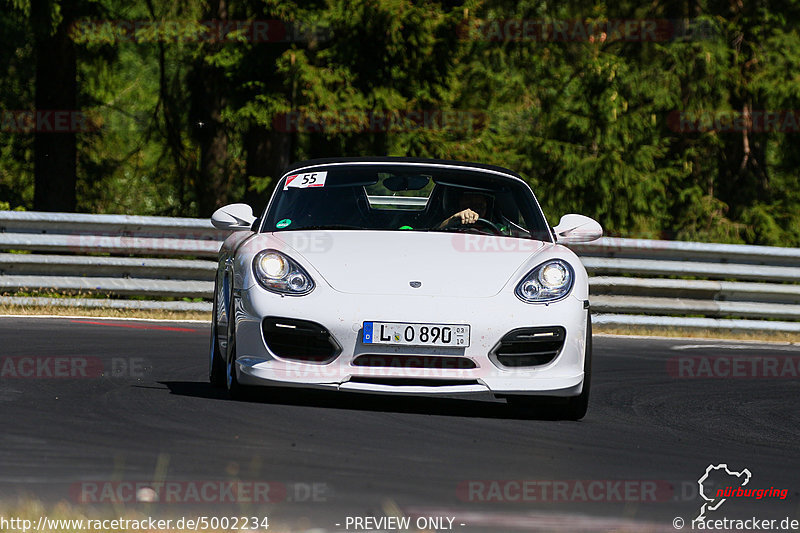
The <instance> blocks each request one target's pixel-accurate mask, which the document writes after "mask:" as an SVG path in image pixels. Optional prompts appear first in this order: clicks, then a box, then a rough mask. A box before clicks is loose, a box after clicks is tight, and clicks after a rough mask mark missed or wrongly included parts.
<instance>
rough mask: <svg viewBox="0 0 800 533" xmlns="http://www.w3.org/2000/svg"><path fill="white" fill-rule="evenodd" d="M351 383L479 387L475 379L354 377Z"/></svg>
mask: <svg viewBox="0 0 800 533" xmlns="http://www.w3.org/2000/svg"><path fill="white" fill-rule="evenodd" d="M349 382H350V383H368V384H370V385H390V386H393V387H432V388H433V387H457V386H465V385H479V383H478V381H477V380H474V379H424V378H423V379H420V378H375V377H360V376H358V377H356V376H354V377H352V378H350V381H349Z"/></svg>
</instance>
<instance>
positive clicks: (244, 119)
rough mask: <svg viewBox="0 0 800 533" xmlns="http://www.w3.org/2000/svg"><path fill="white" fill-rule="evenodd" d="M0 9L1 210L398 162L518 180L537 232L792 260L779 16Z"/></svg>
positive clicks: (535, 6) (116, 1) (639, 11)
mask: <svg viewBox="0 0 800 533" xmlns="http://www.w3.org/2000/svg"><path fill="white" fill-rule="evenodd" d="M0 8H1V9H0V11H1V14H0V118H1V119H2V127H0V209H9V208H10V209H15V208H22V209H26V210H31V209H36V210H48V211H78V212H91V213H127V214H143V215H172V216H203V217H205V216H208V215H209V214H210V213H211V212H212V211H213V210H214V209H215V208H216V207H219V206H221V205H223V204H225V203H230V202H235V201H245V202H249V203H251V205H253V206H255V207H257V208H260V207H262V206H263V205H264V203H265V201H266V198H267V195H268V194H269V192H270V191H271V187H272V186H273V184H274V180H275V179H276V178H277V177H279V174H280V171H281V169H282V168H283V167H285V166H286V165H288V164H289V163H291V162H293V161H297V160H302V159H308V158H314V157H327V156H354V155H403V156H417V157H434V158H446V159H457V160H470V161H480V162H486V163H493V164H497V165H501V166H505V167H508V168H511V169H513V170H516V171H517V172H519V173H520V174H521V175H523V176H524V177H525V179H527V180H528V182H529V183H530V184H531V186H532V187H533V189H534V191H535V192H536V194H537V196H538V198H539V200H540V202H541V204H542V207H543V208H544V209H545V212H546V214H547V216H548V218H549V219H550V220H551V222H553V223H555V222H556V221H557V220H558V217H559V216H560V215H562V214H564V213H568V212H577V213H582V214H586V215H588V216H591V217H594V218H595V219H597V220H598V221H599V222H600V223H601V224H602V225H603V226H604V228H605V229H606V231H607V233H608V234H611V235H619V236H626V237H645V238H667V239H682V240H701V241H716V242H743V243H756V244H770V245H780V246H800V113H799V112H798V111H797V110H800V34H799V33H798V28H800V4H799V3H798V2H789V1H785V2H780V1H774V2H772V1H766V0H763V1H754V2H749V1H744V0H724V1H711V0H697V1H690V0H681V1H671V0H652V1H648V2H628V1H624V0H623V1H618V2H616V1H615V2H603V1H597V2H594V3H593V4H589V3H586V2H547V1H522V2H516V1H508V2H505V1H466V2H444V1H443V2H411V1H406V0H352V1H342V0H328V1H320V2H285V1H280V2H277V1H271V0H215V1H210V2H186V1H183V0H177V1H172V0H169V1H166V0H97V1H90V0H0ZM50 112H53V113H50ZM55 112H60V114H59V115H56V114H54V113H55ZM48 113H50V114H48ZM31 117H33V118H31ZM64 117H66V118H64ZM51 130H55V131H51Z"/></svg>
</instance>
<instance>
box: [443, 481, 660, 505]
mask: <svg viewBox="0 0 800 533" xmlns="http://www.w3.org/2000/svg"><path fill="white" fill-rule="evenodd" d="M456 493H457V495H458V499H459V500H461V501H465V502H492V503H504V502H547V503H567V502H663V501H669V500H672V499H673V493H674V491H673V487H672V484H671V483H669V482H667V481H663V480H653V479H569V480H548V479H506V480H488V481H486V480H472V481H462V482H461V483H459V484H458V488H457V490H456Z"/></svg>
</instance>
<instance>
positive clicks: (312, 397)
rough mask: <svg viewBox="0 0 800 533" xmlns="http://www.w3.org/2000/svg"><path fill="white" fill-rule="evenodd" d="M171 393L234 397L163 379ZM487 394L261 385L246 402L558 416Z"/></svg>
mask: <svg viewBox="0 0 800 533" xmlns="http://www.w3.org/2000/svg"><path fill="white" fill-rule="evenodd" d="M159 383H160V384H162V385H165V386H166V387H167V388H168V389H169V391H170V393H171V394H175V395H178V396H189V397H194V398H206V399H209V400H227V401H237V400H232V399H231V398H230V397H229V396H228V394H227V392H226V391H224V390H220V389H217V388H215V387H212V386H211V384H210V383H208V382H204V381H199V382H195V381H160V382H159ZM486 396H487V398H486V399H482V400H477V399H462V398H453V397H432V396H403V395H382V394H359V393H353V392H344V391H327V390H319V389H303V388H290V387H258V388H255V390H253V391H249V392H248V397H247V399H246V400H243V401H244V402H252V403H266V404H276V405H293V406H302V407H324V408H332V409H348V410H355V411H375V412H386V413H407V414H424V415H441V416H458V417H465V418H495V419H510V420H551V421H552V420H557V418H555V417H553V416H552V415H551V414H550V413H548V412H545V411H539V410H537V411H532V410H525V409H520V408H515V407H512V406H510V405H508V404H507V403H506V402H505V401H504V400H497V399H494V398H492V397H491V395H490V394H488V393H487V395H486Z"/></svg>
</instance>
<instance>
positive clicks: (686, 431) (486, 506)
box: [0, 317, 800, 532]
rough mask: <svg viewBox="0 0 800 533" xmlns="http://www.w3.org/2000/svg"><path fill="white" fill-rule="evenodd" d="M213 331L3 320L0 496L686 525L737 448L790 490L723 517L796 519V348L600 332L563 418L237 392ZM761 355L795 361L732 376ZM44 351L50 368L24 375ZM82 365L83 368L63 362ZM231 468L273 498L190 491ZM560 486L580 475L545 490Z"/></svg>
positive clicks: (284, 522)
mask: <svg viewBox="0 0 800 533" xmlns="http://www.w3.org/2000/svg"><path fill="white" fill-rule="evenodd" d="M208 332H209V328H208V327H207V325H204V324H195V323H153V322H133V321H127V322H125V321H122V322H121V321H110V320H109V321H106V320H102V319H93V318H87V319H69V318H58V319H56V318H16V317H3V318H0V502H2V503H4V504H6V505H8V504H13V502H16V501H17V498H18V497H19V496H23V497H25V498H28V497H33V498H37V499H41V500H43V501H44V502H45V503H46V504H51V503H55V502H58V501H62V500H63V501H66V502H68V503H70V504H71V505H73V506H74V507H78V508H82V506H83V505H85V504H87V501H88V505H89V506H90V507H91V508H92V509H94V510H99V511H103V510H106V511H108V512H109V513H118V512H119V511H120V509H123V508H124V509H133V510H135V511H136V512H141V513H142V514H144V515H152V516H159V517H167V516H184V515H185V516H190V515H198V514H205V515H208V516H210V515H216V516H224V515H229V516H233V515H239V514H247V515H259V516H261V515H268V516H269V520H270V524H271V526H272V527H270V530H271V531H272V530H275V531H290V530H291V531H305V530H311V529H314V530H315V531H320V532H321V531H345V530H349V531H355V530H356V529H354V527H352V525H351V527H350V528H346V527H345V526H346V517H347V516H362V517H363V516H371V517H374V518H378V517H383V516H387V515H393V516H409V517H418V516H423V517H438V516H448V517H454V518H455V521H454V523H453V526H452V530H453V531H524V530H531V531H536V530H545V531H577V530H599V531H605V530H615V531H675V529H673V525H672V521H673V519H674V518H675V517H682V518H683V519H685V520H686V521H687V525H686V526H685V529H684V530H686V531H689V530H691V526H690V525H689V524H688V521H689V520H691V519H692V518H693V517H695V516H696V515H697V514H698V512H699V509H700V505H701V503H702V502H703V500H702V498H701V497H700V496H699V495H698V494H697V480H698V478H699V477H700V476H702V475H703V473H704V472H705V470H706V468H707V467H708V466H709V465H710V464H714V465H716V464H720V463H725V464H727V465H728V467H729V469H730V470H732V471H741V470H742V469H744V468H747V469H748V470H749V472H750V473H751V480H750V482H749V486H750V487H753V488H767V489H769V488H770V487H774V488H776V489H787V496H786V497H785V499H780V498H777V497H771V498H770V497H763V498H762V499H754V498H750V499H743V498H729V499H728V500H727V501H726V502H725V503H724V504H723V505H722V506H721V507H720V508H719V509H718V510H717V511H714V512H709V516H710V517H713V518H722V517H726V518H729V519H745V518H752V517H756V518H759V519H774V520H777V522H776V523H778V524H779V523H780V521H781V520H782V519H783V518H786V517H789V518H791V519H800V457H798V451H799V450H800V413H799V412H798V406H800V401H799V400H800V377H798V376H797V375H793V374H792V371H791V370H790V367H791V365H793V368H794V369H795V371H800V369H798V362H799V361H800V347H798V346H787V345H767V344H743V343H740V342H721V341H696V340H685V339H682V340H681V339H673V340H666V339H646V338H619V337H602V336H596V337H595V339H594V349H595V357H594V377H593V381H594V382H593V389H592V400H591V404H590V409H589V413H588V415H587V417H586V418H585V419H584V420H582V421H580V422H566V421H551V420H543V419H535V418H533V419H531V418H529V417H526V416H523V415H520V414H519V413H517V412H514V411H511V410H510V409H509V408H508V407H507V406H506V405H505V403H503V402H498V401H495V400H493V399H492V398H477V399H463V398H453V397H448V398H419V397H415V398H409V397H397V396H388V397H387V396H367V395H359V394H345V393H335V392H331V393H328V392H325V393H322V392H310V391H304V390H286V391H285V392H283V393H282V394H280V395H278V396H274V395H270V396H265V397H261V398H257V399H256V401H251V402H238V401H232V400H229V399H228V398H227V397H226V395H225V394H224V393H221V392H218V391H216V390H214V389H212V388H211V387H210V386H209V385H208V384H207V380H206V372H207V371H206V365H207V360H206V356H207V348H208ZM716 357H723V358H726V360H727V363H726V364H725V365H722V366H720V365H717V366H716V367H713V366H712V367H711V368H712V373H715V374H716V377H709V376H708V375H705V376H702V377H694V378H692V377H687V376H685V375H681V374H676V369H677V368H688V367H679V366H678V365H679V363H680V361H683V363H684V364H687V365H695V364H696V363H697V361H699V360H701V359H704V358H710V359H705V360H706V362H708V361H712V362H714V361H716V359H714V358H716ZM62 358H67V359H62ZM679 358H683V359H679ZM687 358H689V359H687ZM734 359H736V360H740V361H741V360H744V362H742V363H734V362H733V360H734ZM765 360H769V361H772V364H773V365H774V364H778V365H779V374H780V376H781V377H775V376H774V375H768V376H762V377H758V376H742V377H731V376H730V375H727V376H726V375H725V374H726V368H728V369H729V370H730V371H731V372H733V371H734V370H733V369H736V372H738V373H742V372H744V373H745V374H748V373H752V372H753V370H752V368H754V367H752V366H747V365H748V364H750V363H752V361H756V362H757V363H759V364H760V362H763V361H765ZM59 361H61V362H59ZM64 361H66V362H64ZM686 361H690V363H687V362H686ZM723 362H724V361H723ZM36 364H38V365H39V368H38V370H37V371H36V372H38V373H40V374H44V375H40V376H38V377H36V376H33V377H31V376H27V375H22V374H26V373H27V374H29V373H30V372H31V368H32V366H30V365H36ZM76 364H77V365H78V366H77V367H76V368H77V370H78V372H77V373H75V375H72V376H67V377H55V376H51V375H48V374H58V373H64V372H66V373H67V374H69V370H68V369H69V368H71V367H74V366H75V365H76ZM26 365H28V366H26ZM48 365H50V366H49V367H48ZM726 365H727V366H726ZM735 365H739V366H735ZM787 365H789V366H787ZM693 368H694V369H695V370H697V369H699V368H700V366H694V367H693ZM708 368H709V367H706V370H708ZM772 368H775V367H774V366H773V367H772ZM81 369H84V370H86V369H88V372H83V373H86V376H85V377H84V376H83V375H79V374H82V372H80V370H81ZM729 373H730V372H729ZM231 480H241V481H242V482H244V483H257V482H261V483H263V482H266V483H268V484H269V487H270V489H271V492H270V494H271V497H270V498H262V499H260V500H259V498H256V499H257V500H259V501H257V502H256V503H250V502H248V501H247V499H248V498H247V497H246V494H245V496H242V497H237V498H238V501H234V502H230V501H227V500H225V497H224V496H221V497H220V498H221V499H222V500H225V501H221V502H220V501H219V499H217V498H216V497H215V496H214V495H213V494H209V493H207V494H205V495H203V494H200V495H199V499H198V495H197V494H196V493H195V492H193V491H192V490H191V489H192V488H193V487H194V488H197V487H200V486H202V484H203V483H206V482H208V483H216V484H217V486H221V485H220V484H224V483H230V482H231ZM158 481H163V482H173V483H176V484H177V485H174V487H178V488H177V489H176V490H177V492H175V493H174V495H175V497H174V498H173V499H174V500H177V501H159V502H156V503H142V502H136V501H135V496H134V497H131V494H129V493H126V494H123V495H122V497H123V499H124V500H125V501H123V502H122V503H120V502H114V501H113V498H111V497H109V496H108V494H106V495H105V496H103V492H102V491H103V490H107V489H109V487H111V489H110V490H112V491H113V490H117V491H118V493H117V496H120V487H122V486H123V485H121V483H124V482H129V483H135V482H137V483H143V484H150V485H152V486H157V485H156V482H158ZM523 482H527V483H523ZM618 482H623V483H627V484H625V485H622V487H623V488H622V489H620V484H619V483H618ZM646 482H650V483H654V485H647V484H645V483H646ZM470 483H472V484H471V485H470ZM558 483H560V484H561V485H560V486H561V487H562V489H564V487H567V489H564V490H563V491H562V492H561V494H560V496H559V497H555V496H554V494H553V493H552V491H551V492H550V494H549V496H548V492H547V491H548V488H553V487H555V486H556V484H558ZM592 483H594V485H592ZM615 483H616V485H615ZM721 483H722V484H723V485H724V484H725V483H726V481H725V480H723V481H721ZM212 486H213V485H212ZM521 486H525V487H527V489H526V490H528V492H526V493H524V494H522V492H521V489H518V487H521ZM601 486H602V487H604V488H598V487H601ZM653 486H656V487H657V491H656V492H655V495H654V493H653V492H647V490H648V489H646V487H653ZM87 487H88V488H89V489H90V490H89V494H90V496H89V497H87V492H86V491H87ZM98 487H99V488H98ZM624 487H628V488H630V489H631V491H630V492H629V493H626V492H625V490H626V489H625V488H624ZM642 488H645V491H644V492H645V494H644V495H643V494H641V492H642V490H641V489H642ZM81 490H83V491H84V492H80V491H81ZM585 490H589V492H590V494H585V495H584V494H583V492H584V491H585ZM91 491H96V492H91ZM146 496H147V495H146V494H145V497H146ZM262 496H263V494H262ZM159 497H161V496H159ZM87 498H88V500H87ZM126 498H127V499H126ZM482 499H484V500H487V499H488V501H481V500H482ZM266 500H270V501H266ZM653 500H655V501H653ZM201 510H202V511H201ZM445 523H446V522H445ZM337 524H338V525H337ZM462 524H463V525H462ZM283 526H286V527H285V528H284V527H283ZM430 529H431V530H434V529H437V528H435V527H433V528H430ZM367 530H369V531H375V530H377V529H375V528H370V529H367ZM381 530H383V531H393V530H392V529H386V528H384V529H381ZM438 530H440V531H443V530H446V529H444V528H439V529H438ZM776 530H777V529H776ZM362 531H363V529H362Z"/></svg>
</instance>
